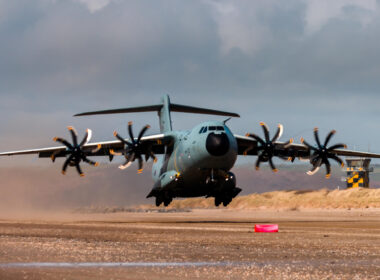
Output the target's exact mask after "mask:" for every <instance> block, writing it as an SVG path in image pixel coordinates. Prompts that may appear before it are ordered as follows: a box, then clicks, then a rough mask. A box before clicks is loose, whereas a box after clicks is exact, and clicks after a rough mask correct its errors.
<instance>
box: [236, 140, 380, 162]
mask: <svg viewBox="0 0 380 280" xmlns="http://www.w3.org/2000/svg"><path fill="white" fill-rule="evenodd" d="M234 136H235V138H236V141H237V143H238V154H239V155H251V156H255V155H257V154H258V151H257V148H258V145H257V141H256V140H255V139H253V138H251V137H247V136H241V135H234ZM275 149H276V153H275V156H279V157H294V158H296V157H301V158H309V157H310V150H309V148H308V147H307V146H306V145H304V144H296V143H285V142H278V141H276V142H275ZM332 153H334V154H335V155H337V156H345V157H359V158H380V154H376V153H367V152H360V151H353V150H347V149H334V150H333V151H332Z"/></svg>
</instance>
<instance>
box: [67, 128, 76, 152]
mask: <svg viewBox="0 0 380 280" xmlns="http://www.w3.org/2000/svg"><path fill="white" fill-rule="evenodd" d="M67 129H68V130H69V131H70V134H71V138H72V139H73V144H74V147H76V146H78V133H77V132H76V130H75V128H74V127H72V126H68V127H67Z"/></svg>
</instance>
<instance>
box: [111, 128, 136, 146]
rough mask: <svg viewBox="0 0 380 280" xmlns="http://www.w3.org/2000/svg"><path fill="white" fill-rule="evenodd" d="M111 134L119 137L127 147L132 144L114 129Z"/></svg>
mask: <svg viewBox="0 0 380 280" xmlns="http://www.w3.org/2000/svg"><path fill="white" fill-rule="evenodd" d="M113 136H115V137H116V138H117V139H119V140H120V141H121V142H122V143H124V144H126V145H127V146H128V147H130V146H132V144H131V143H129V142H128V141H127V140H125V139H124V138H123V137H121V136H120V135H119V134H118V133H117V132H116V131H114V132H113Z"/></svg>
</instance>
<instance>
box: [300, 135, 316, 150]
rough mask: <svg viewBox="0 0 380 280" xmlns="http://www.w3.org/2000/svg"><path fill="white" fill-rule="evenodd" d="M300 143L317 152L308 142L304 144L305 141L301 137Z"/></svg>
mask: <svg viewBox="0 0 380 280" xmlns="http://www.w3.org/2000/svg"><path fill="white" fill-rule="evenodd" d="M301 143H302V144H304V145H305V146H307V147H308V148H309V149H310V150H313V151H318V149H317V148H315V147H313V146H312V145H310V144H309V143H308V142H306V140H305V139H304V138H303V137H301Z"/></svg>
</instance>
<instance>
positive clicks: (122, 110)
mask: <svg viewBox="0 0 380 280" xmlns="http://www.w3.org/2000/svg"><path fill="white" fill-rule="evenodd" d="M162 106H163V105H162V104H159V105H150V106H141V107H130V108H120V109H111V110H102V111H93V112H85V113H80V114H76V115H74V116H75V117H79V116H90V115H105V114H121V113H140V112H152V111H153V112H155V111H156V112H159V111H160V110H161V108H162ZM169 108H170V111H172V112H182V113H195V114H209V115H217V116H228V117H240V116H239V115H238V114H236V113H231V112H225V111H218V110H212V109H205V108H198V107H192V106H186V105H179V104H170V105H169Z"/></svg>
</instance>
